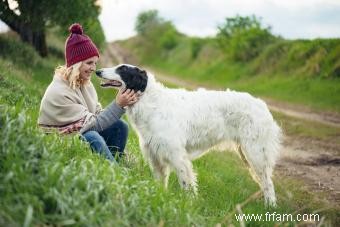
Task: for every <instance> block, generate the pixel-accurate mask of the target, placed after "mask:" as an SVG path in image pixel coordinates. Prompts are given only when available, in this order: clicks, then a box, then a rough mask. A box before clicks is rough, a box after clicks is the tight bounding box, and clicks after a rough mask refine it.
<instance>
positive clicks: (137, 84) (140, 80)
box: [132, 70, 148, 92]
mask: <svg viewBox="0 0 340 227" xmlns="http://www.w3.org/2000/svg"><path fill="white" fill-rule="evenodd" d="M132 84H133V87H134V88H133V89H134V90H135V91H141V92H143V91H145V88H146V85H147V84H148V76H147V74H146V71H145V70H138V76H134V77H133V79H132Z"/></svg>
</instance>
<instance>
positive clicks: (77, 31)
mask: <svg viewBox="0 0 340 227" xmlns="http://www.w3.org/2000/svg"><path fill="white" fill-rule="evenodd" d="M68 31H69V32H70V33H74V34H79V35H82V34H83V33H84V31H83V27H82V26H81V25H80V24H78V23H75V24H72V25H71V26H70V27H69V29H68Z"/></svg>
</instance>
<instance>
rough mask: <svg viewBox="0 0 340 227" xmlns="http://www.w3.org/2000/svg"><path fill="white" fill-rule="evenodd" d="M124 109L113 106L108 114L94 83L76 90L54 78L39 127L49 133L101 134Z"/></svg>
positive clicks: (43, 100) (57, 76)
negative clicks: (96, 132)
mask: <svg viewBox="0 0 340 227" xmlns="http://www.w3.org/2000/svg"><path fill="white" fill-rule="evenodd" d="M124 112H125V111H124V109H122V108H121V107H119V106H118V105H117V104H116V103H115V102H112V103H111V104H110V105H109V106H108V107H107V108H106V109H105V110H103V109H102V107H101V105H100V103H99V102H98V96H97V93H96V90H95V88H94V86H93V84H92V83H91V82H89V83H87V84H85V85H82V86H81V87H79V88H76V89H75V90H74V89H72V88H71V87H70V86H69V83H68V81H66V80H64V79H63V78H62V77H61V76H60V75H54V77H53V80H52V82H51V84H50V85H49V86H48V87H47V89H46V91H45V94H44V96H43V98H42V100H41V105H40V113H39V118H38V125H39V126H40V127H42V129H43V130H44V131H45V132H46V133H49V132H51V131H55V130H57V131H59V132H60V133H71V132H74V131H79V132H80V133H84V132H86V131H88V130H96V131H101V130H104V129H105V128H107V127H109V126H110V125H111V124H112V123H114V122H115V121H117V120H118V119H119V118H120V117H121V116H122V114H123V113H124Z"/></svg>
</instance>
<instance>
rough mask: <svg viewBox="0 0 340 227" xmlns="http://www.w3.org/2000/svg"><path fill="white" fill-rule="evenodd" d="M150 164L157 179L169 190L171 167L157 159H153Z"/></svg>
mask: <svg viewBox="0 0 340 227" xmlns="http://www.w3.org/2000/svg"><path fill="white" fill-rule="evenodd" d="M150 162H151V168H152V170H153V173H154V176H155V178H156V179H157V180H159V181H160V182H161V183H162V184H163V185H164V187H165V188H168V181H169V175H170V168H169V165H168V164H166V163H164V162H161V161H159V160H157V159H151V161H150Z"/></svg>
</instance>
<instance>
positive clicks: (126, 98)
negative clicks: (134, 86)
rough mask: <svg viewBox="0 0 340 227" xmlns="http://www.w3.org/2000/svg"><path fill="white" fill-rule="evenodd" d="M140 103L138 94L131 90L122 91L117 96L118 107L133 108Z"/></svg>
mask: <svg viewBox="0 0 340 227" xmlns="http://www.w3.org/2000/svg"><path fill="white" fill-rule="evenodd" d="M137 101H138V94H137V92H135V91H134V90H131V89H126V90H124V89H120V90H119V92H118V94H117V96H116V103H117V105H118V106H120V107H122V108H124V107H126V106H131V105H133V104H135V103H136V102H137Z"/></svg>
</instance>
